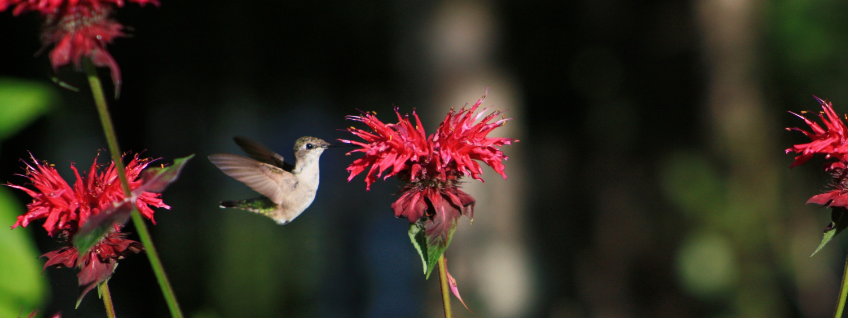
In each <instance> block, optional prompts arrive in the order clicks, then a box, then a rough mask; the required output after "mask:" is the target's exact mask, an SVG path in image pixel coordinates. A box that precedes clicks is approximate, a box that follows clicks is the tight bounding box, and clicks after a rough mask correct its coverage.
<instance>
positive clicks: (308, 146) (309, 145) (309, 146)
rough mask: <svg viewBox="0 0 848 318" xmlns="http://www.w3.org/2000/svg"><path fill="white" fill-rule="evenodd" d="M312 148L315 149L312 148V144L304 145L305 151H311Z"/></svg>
mask: <svg viewBox="0 0 848 318" xmlns="http://www.w3.org/2000/svg"><path fill="white" fill-rule="evenodd" d="M312 148H315V146H313V145H312V144H306V149H312Z"/></svg>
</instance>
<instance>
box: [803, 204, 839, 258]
mask: <svg viewBox="0 0 848 318" xmlns="http://www.w3.org/2000/svg"><path fill="white" fill-rule="evenodd" d="M832 209H833V210H832V211H831V212H830V218H831V220H832V221H831V222H830V225H828V226H827V227H826V228H825V229H824V237H822V241H821V243H820V244H819V247H817V248H816V251H815V252H813V254H812V255H810V257H813V255H816V253H818V252H819V251H820V250H821V249H822V248H823V247H824V245H825V244H827V243H828V242H830V240H832V239H833V237H834V236H836V234H839V232H842V230H844V229H845V228H846V227H848V217H846V213H848V210H846V209H845V208H832Z"/></svg>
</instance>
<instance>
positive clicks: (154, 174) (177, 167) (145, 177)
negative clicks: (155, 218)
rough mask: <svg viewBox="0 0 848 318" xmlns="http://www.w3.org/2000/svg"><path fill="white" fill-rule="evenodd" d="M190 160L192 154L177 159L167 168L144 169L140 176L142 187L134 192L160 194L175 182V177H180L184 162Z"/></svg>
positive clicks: (192, 156)
mask: <svg viewBox="0 0 848 318" xmlns="http://www.w3.org/2000/svg"><path fill="white" fill-rule="evenodd" d="M191 158H194V154H192V155H190V156H188V157H183V158H177V159H176V160H174V164H172V165H170V166H167V167H161V168H160V167H153V168H147V169H145V170H144V172H143V173H142V175H141V179H142V185H141V186H140V187H138V188H136V189H135V190H134V192H135V193H136V194H139V193H141V192H156V193H162V191H165V188H167V187H168V185H169V184H171V183H172V182H174V181H177V177H179V176H180V172H181V171H182V169H183V166H185V164H186V162H188V161H189V159H191Z"/></svg>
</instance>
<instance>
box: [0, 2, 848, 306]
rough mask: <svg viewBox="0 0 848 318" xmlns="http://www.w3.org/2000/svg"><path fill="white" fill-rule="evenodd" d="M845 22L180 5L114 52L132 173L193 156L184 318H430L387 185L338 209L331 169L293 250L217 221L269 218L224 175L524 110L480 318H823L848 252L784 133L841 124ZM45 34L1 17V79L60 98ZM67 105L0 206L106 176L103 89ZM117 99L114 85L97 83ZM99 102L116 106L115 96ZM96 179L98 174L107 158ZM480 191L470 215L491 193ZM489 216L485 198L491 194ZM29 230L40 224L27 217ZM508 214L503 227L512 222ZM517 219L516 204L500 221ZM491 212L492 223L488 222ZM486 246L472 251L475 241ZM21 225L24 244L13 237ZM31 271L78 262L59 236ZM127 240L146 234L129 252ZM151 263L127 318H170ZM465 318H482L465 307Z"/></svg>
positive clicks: (475, 260) (659, 12)
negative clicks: (353, 142)
mask: <svg viewBox="0 0 848 318" xmlns="http://www.w3.org/2000/svg"><path fill="white" fill-rule="evenodd" d="M845 9H846V4H845V3H842V2H838V1H835V0H820V1H806V2H802V1H792V0H779V1H770V2H765V1H752V0H738V1H723V0H701V1H622V0H603V1H559V2H551V1H443V2H439V1H421V2H413V1H371V2H357V1H299V2H292V1H236V2H233V1H202V2H197V1H182V2H180V1H167V0H164V1H163V3H162V5H161V7H159V8H156V7H154V6H147V7H144V8H139V7H138V6H137V5H136V4H132V3H128V4H127V5H126V6H125V7H124V8H122V9H120V10H118V11H117V12H116V14H115V18H116V19H117V20H119V21H120V22H121V23H123V24H124V25H126V26H129V27H131V28H132V29H131V30H130V31H129V33H130V34H131V36H130V37H128V38H121V39H118V40H116V41H115V43H113V44H112V45H110V46H109V51H110V52H111V53H112V55H113V56H114V57H115V59H116V60H117V61H118V63H119V65H120V67H121V70H122V72H123V76H124V84H123V88H122V91H121V97H120V99H119V100H117V101H114V100H113V101H110V110H111V112H112V116H113V119H114V121H115V125H116V129H117V133H118V138H119V141H120V145H121V148H122V150H125V151H133V152H139V151H144V152H143V154H144V156H149V157H154V158H158V157H162V158H164V159H163V160H162V162H165V163H168V162H171V161H172V160H173V158H177V157H182V156H186V155H188V154H191V153H194V154H196V155H197V158H196V159H194V160H193V161H191V162H190V163H189V165H188V166H187V167H186V169H185V172H184V175H183V176H182V177H181V179H180V180H179V181H178V182H177V183H175V184H174V185H172V186H171V187H170V188H169V189H168V191H167V192H166V193H165V194H164V199H165V202H166V203H167V204H169V205H171V206H172V209H171V210H170V211H168V210H161V209H160V210H158V211H157V212H156V215H155V219H156V222H157V224H156V225H155V226H151V227H150V228H151V230H152V232H153V235H154V240H155V242H156V244H157V248H158V249H159V252H160V255H161V256H162V260H163V262H164V265H165V268H166V270H167V272H168V275H169V278H170V279H171V282H172V284H173V286H174V289H175V291H176V293H177V296H178V298H179V300H180V303H181V306H182V309H183V311H184V313H185V314H186V315H187V317H284V316H285V317H425V316H426V317H437V316H439V315H441V305H440V303H439V298H438V290H437V288H438V287H437V285H438V280H437V279H436V278H435V277H434V278H431V279H430V280H425V279H424V276H423V275H421V273H420V266H421V265H420V261H419V259H418V256H417V255H416V253H415V251H414V249H413V248H412V245H411V244H410V243H409V242H408V238H407V236H406V233H405V232H406V223H405V221H403V220H398V219H395V218H393V217H392V212H391V210H390V209H389V206H390V204H391V202H392V201H393V200H394V197H393V196H392V194H393V193H394V192H395V191H396V189H397V186H398V185H397V183H396V181H394V180H388V181H387V182H379V183H377V184H375V186H374V187H373V188H372V190H371V191H370V192H365V185H364V183H363V182H362V177H359V178H355V179H354V180H353V181H351V182H349V183H348V182H346V180H345V179H346V177H347V175H346V172H345V170H344V168H345V167H346V166H347V165H348V164H349V163H350V162H351V160H352V159H353V158H355V156H354V157H346V156H344V155H342V154H343V151H345V150H330V151H327V152H326V153H325V154H324V155H323V157H322V159H321V160H322V161H321V165H322V176H321V188H320V190H319V192H318V197H317V199H316V202H315V203H314V204H313V205H312V207H310V208H309V209H308V210H307V211H306V212H305V213H304V214H303V215H302V216H300V217H299V218H298V219H297V220H296V221H295V222H293V223H292V224H290V225H286V226H285V227H280V226H277V225H275V224H274V223H273V222H271V221H270V220H268V219H265V218H262V217H259V216H256V215H252V214H249V213H245V212H241V211H231V210H221V209H218V208H217V202H218V201H220V200H226V199H239V198H247V197H250V196H253V195H254V194H253V192H252V191H250V190H249V189H248V188H247V187H245V186H243V185H241V184H240V183H238V182H236V181H234V180H232V179H229V178H227V177H226V176H224V175H223V174H222V173H220V172H219V171H217V170H216V169H215V168H214V167H213V166H212V165H211V164H210V163H209V162H208V161H207V160H206V159H205V157H206V156H207V155H209V154H212V153H217V152H229V153H238V149H237V148H236V147H235V145H234V144H233V143H232V141H231V139H230V138H231V137H232V136H233V135H245V136H249V137H251V138H253V139H256V140H259V141H261V142H263V143H265V144H266V145H268V146H269V147H270V148H272V149H275V150H277V151H279V152H280V153H281V154H282V155H283V156H286V157H289V158H291V156H292V155H291V151H290V150H289V149H291V145H292V144H293V142H294V140H295V139H296V138H297V137H299V136H302V135H313V136H318V137H321V138H324V139H327V140H330V139H337V138H350V135H349V134H347V133H346V132H344V131H339V130H338V129H341V128H345V127H348V126H350V125H351V124H353V123H352V122H348V121H345V120H344V116H345V115H347V114H356V113H357V112H358V111H357V109H361V110H367V111H370V110H373V111H377V112H378V114H379V117H380V118H381V119H382V120H384V121H393V120H395V117H394V114H392V112H391V109H392V108H391V107H392V105H397V106H399V107H400V109H401V112H403V113H407V112H411V111H412V109H413V108H414V109H417V111H418V112H420V113H421V114H422V119H423V120H424V125H425V126H426V127H425V128H426V129H427V130H428V132H432V131H433V130H434V129H435V128H436V127H437V125H438V122H439V121H440V120H441V119H442V118H443V116H444V114H445V113H446V112H447V111H448V110H449V109H450V108H451V107H457V108H459V107H461V106H462V105H463V104H464V103H473V102H474V101H476V100H477V99H478V98H479V97H480V96H481V95H483V94H484V93H485V92H486V89H487V87H488V92H489V95H488V99H487V101H486V103H484V106H491V107H494V108H495V109H498V108H501V109H509V110H508V111H507V113H506V114H507V116H508V117H513V118H515V119H514V120H513V121H512V122H510V123H509V124H508V125H507V126H506V127H510V128H509V129H508V130H507V128H504V130H503V131H501V132H499V131H496V133H494V134H493V135H495V134H498V135H504V136H507V137H513V138H518V139H521V142H520V143H518V144H516V145H515V146H505V147H504V148H503V150H504V152H505V153H506V154H507V155H509V156H510V157H511V159H510V160H509V161H507V162H506V166H507V170H506V172H507V174H508V175H509V177H510V178H509V179H507V180H506V181H504V180H499V179H500V178H499V177H498V176H497V174H495V173H494V172H493V171H492V170H491V169H489V168H485V174H484V178H486V183H485V184H480V183H479V182H478V181H473V180H466V181H467V184H468V186H469V187H472V189H475V190H469V191H470V192H471V193H472V194H473V195H475V197H476V198H477V200H478V202H479V205H478V210H477V212H476V214H475V223H474V225H473V226H469V225H468V224H469V223H468V222H466V221H463V222H462V224H461V225H460V228H459V230H458V232H459V233H460V234H458V236H457V237H456V238H455V239H454V243H453V244H452V246H451V249H449V250H448V254H447V255H448V256H449V257H450V258H449V259H453V260H455V261H452V262H451V263H450V264H451V266H452V267H451V268H452V273H454V276H455V277H456V278H457V280H458V282H459V286H460V288H461V290H462V292H463V298H464V299H465V300H466V302H467V303H468V305H469V307H471V309H473V310H475V312H476V313H477V316H479V317H826V316H829V315H831V314H832V310H833V307H834V305H835V303H836V301H837V299H836V298H837V292H838V285H839V282H840V273H841V269H842V268H841V267H842V265H843V263H842V258H843V256H844V252H843V250H844V247H845V244H843V241H844V240H842V238H841V237H839V238H837V239H836V240H834V242H836V243H835V244H834V243H831V244H830V245H828V246H827V247H825V249H824V250H823V251H822V252H820V253H819V254H817V255H816V256H815V257H812V258H810V257H809V254H810V253H812V251H813V250H814V249H815V247H816V245H817V244H818V241H819V240H820V235H821V232H820V231H821V229H823V228H824V227H825V226H826V225H827V223H828V222H829V213H828V212H827V211H826V210H824V209H819V208H816V207H812V206H804V205H803V204H804V202H805V200H806V199H807V198H808V197H809V196H812V195H814V194H816V193H819V192H820V191H822V190H823V189H824V186H825V184H826V182H827V176H826V175H825V174H824V173H822V172H821V171H820V170H819V169H818V168H819V165H820V164H821V163H822V162H821V161H816V160H814V161H813V162H811V163H810V164H808V165H807V166H803V167H800V168H795V169H794V170H789V169H787V167H788V165H789V164H790V163H791V162H792V158H791V156H787V155H784V154H783V149H785V148H786V147H788V146H790V145H791V144H793V143H801V142H803V141H804V138H803V136H802V135H801V134H799V133H790V132H786V131H784V130H783V128H784V127H796V126H800V125H802V124H803V122H802V121H801V120H799V119H797V118H795V117H793V116H791V115H788V114H786V111H787V110H792V111H796V112H797V111H802V110H813V111H815V110H816V109H817V107H818V105H817V103H816V102H815V100H814V99H813V98H812V96H811V95H813V94H816V95H817V96H820V97H822V98H829V99H831V100H832V101H834V103H835V107H836V110H837V112H840V113H844V112H846V110H848V108H845V107H844V106H843V105H848V91H846V89H845V87H846V84H848V75H846V74H848V73H846V68H848V54H845V52H846V49H848V41H846V40H848V23H846V22H845V21H848V20H846V19H844V12H845ZM39 25H40V21H39V17H38V16H37V15H36V14H25V15H22V16H21V17H17V18H15V17H13V16H12V15H11V13H9V12H5V13H3V14H2V15H0V30H2V31H0V43H3V45H2V49H0V60H2V61H4V62H3V63H0V76H2V77H5V78H14V79H17V80H31V81H38V82H43V83H50V82H49V79H50V77H51V76H53V72H52V70H51V69H50V66H49V61H48V59H47V56H46V54H41V55H38V56H35V57H34V58H33V54H34V53H35V52H37V51H38V50H39V48H40V47H41V44H40V43H39ZM57 75H58V77H59V78H60V79H61V80H63V81H66V82H67V83H69V84H71V85H73V86H77V87H79V88H80V90H81V92H79V93H74V92H71V91H68V90H65V89H61V88H58V87H55V86H54V87H55V91H56V93H57V94H58V96H59V98H58V99H57V102H56V103H55V104H54V105H52V108H51V111H50V112H48V113H47V114H46V115H44V116H42V117H40V119H38V120H36V121H35V122H34V123H33V124H31V125H30V126H28V127H27V128H26V129H24V130H22V131H21V132H19V133H18V134H16V135H15V136H13V137H11V138H9V139H6V140H5V141H3V142H2V144H0V146H2V151H0V176H5V177H0V180H2V181H3V182H6V181H8V182H12V183H16V184H21V183H24V179H23V178H21V177H16V176H13V174H15V173H20V172H21V171H22V170H21V167H23V164H22V163H21V162H20V161H19V159H20V158H26V157H27V156H28V154H27V151H31V152H32V153H33V154H34V155H35V156H36V157H37V158H39V159H44V160H48V161H50V162H51V163H54V164H56V166H57V169H59V171H60V172H62V173H63V175H64V176H65V177H66V179H71V178H72V174H71V170H70V169H69V163H70V162H75V163H77V165H78V166H79V167H80V168H81V169H85V168H87V167H88V166H89V165H90V162H91V160H93V159H92V158H93V157H94V156H95V155H96V154H97V153H98V149H105V147H106V144H105V141H104V138H103V136H102V130H101V128H100V125H99V122H98V119H97V114H96V111H95V108H94V107H93V103H92V101H91V99H90V95H89V94H88V93H87V88H88V87H87V85H86V83H85V82H84V81H83V80H84V79H83V77H82V75H81V74H80V73H75V72H73V71H72V67H65V68H62V69H61V70H60V71H59V72H58V73H57ZM101 75H102V78H104V79H108V72H106V70H101ZM107 90H109V91H111V87H110V86H109V85H107ZM101 153H102V154H103V155H104V156H103V157H104V158H101V162H106V160H105V154H106V153H105V152H102V151H101ZM475 191H476V192H475ZM486 191H488V192H486ZM17 195H18V197H19V199H20V202H21V203H20V204H21V205H23V204H24V202H28V201H27V199H28V198H27V197H26V195H25V194H23V193H21V192H19V191H18V192H17ZM495 200H498V201H495ZM487 201H488V202H498V203H497V204H493V203H489V204H488V205H487V203H486V202H487ZM487 206H488V207H490V209H489V210H491V211H492V212H489V211H487V209H486V207H487ZM478 224H479V225H478ZM7 225H11V224H7ZM14 231H26V232H28V233H30V236H31V237H32V238H33V239H34V240H36V242H37V245H38V251H39V252H38V254H41V253H44V252H47V251H50V250H53V249H55V248H57V247H58V246H59V244H58V242H56V240H55V239H52V238H49V237H47V236H46V235H45V232H44V230H43V229H42V228H41V227H40V223H37V224H36V225H33V226H30V227H28V228H19V229H15V230H14ZM128 231H129V232H134V229H133V228H132V226H131V225H130V226H128ZM145 258H146V257H145V256H144V255H134V256H131V257H129V258H127V259H125V260H123V261H121V263H120V266H119V268H118V270H117V271H116V273H115V275H114V276H113V278H112V280H111V281H110V286H112V295H113V298H114V300H115V306H116V308H117V314H118V316H120V317H165V316H167V315H168V312H167V307H166V305H165V302H164V300H163V298H162V296H161V294H160V293H159V289H158V286H157V284H156V282H155V278H154V276H153V274H152V271H151V270H150V267H149V264H148V262H147V261H146V260H145ZM44 276H45V277H46V279H48V280H49V286H50V289H49V293H48V294H45V298H44V299H45V300H44V301H45V302H44V305H43V307H42V312H47V313H52V312H54V311H62V312H63V313H64V315H63V317H90V316H104V315H105V314H104V313H103V309H102V304H101V302H99V301H98V300H97V299H96V294H90V295H89V296H87V298H86V299H85V300H84V301H83V303H82V305H81V306H80V308H79V309H78V310H74V309H73V306H74V302H75V299H76V297H77V289H76V277H75V275H74V272H73V271H72V270H69V269H48V270H46V271H45V274H44ZM453 306H454V312H455V313H456V315H457V317H473V316H474V315H473V314H471V313H469V312H467V311H465V310H464V309H462V307H461V304H459V303H458V302H456V301H454V304H453Z"/></svg>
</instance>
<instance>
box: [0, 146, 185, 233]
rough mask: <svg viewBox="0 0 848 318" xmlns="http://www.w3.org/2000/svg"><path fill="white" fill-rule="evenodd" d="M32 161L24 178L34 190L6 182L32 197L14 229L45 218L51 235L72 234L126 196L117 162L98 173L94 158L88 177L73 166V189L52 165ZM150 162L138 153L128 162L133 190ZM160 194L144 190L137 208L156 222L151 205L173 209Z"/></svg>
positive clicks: (139, 183)
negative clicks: (63, 232)
mask: <svg viewBox="0 0 848 318" xmlns="http://www.w3.org/2000/svg"><path fill="white" fill-rule="evenodd" d="M32 160H33V165H29V164H27V168H26V175H25V177H27V178H29V180H30V182H32V186H33V187H34V188H35V189H34V190H33V189H29V188H26V187H22V186H18V185H13V184H7V185H8V186H10V187H12V188H15V189H20V190H23V191H24V192H26V193H27V194H29V195H30V196H31V197H32V202H31V203H30V204H28V205H27V212H26V213H25V214H23V215H20V216H18V220H17V222H15V224H14V225H12V228H13V229H14V228H16V227H18V226H19V225H21V226H24V227H26V226H27V225H29V223H30V222H32V221H33V220H39V219H46V220H45V221H44V229H45V230H47V234H49V235H50V236H53V235H55V234H56V233H59V232H62V231H68V232H69V233H67V234H70V235H72V234H74V233H76V231H77V230H78V229H79V228H81V227H82V225H83V224H84V223H85V221H86V220H87V219H88V218H89V217H90V216H92V215H97V214H99V213H100V211H102V210H103V209H107V208H109V207H111V205H112V204H113V203H114V202H120V201H123V200H124V199H125V196H124V192H123V190H122V189H121V183H120V180H118V173H117V171H116V170H115V164H114V163H112V164H111V165H109V167H108V168H106V170H105V171H104V172H103V173H98V172H97V159H96V158H95V159H94V163H93V164H92V165H91V169H90V170H89V171H88V173H86V175H85V177H82V176H80V174H79V171H77V168H76V166H74V165H71V169H73V171H74V174H75V175H76V182H75V183H74V187H73V188H71V186H70V185H68V183H67V182H65V180H64V179H62V177H61V176H59V173H58V172H57V171H56V169H55V168H53V167H52V166H51V165H49V164H47V163H44V162H39V161H38V160H36V159H35V158H33V159H32ZM150 162H152V160H150V159H146V158H145V159H139V156H138V154H136V155H135V156H134V157H133V159H132V160H131V161H130V162H129V163H128V164H127V166H126V173H127V178H128V179H129V180H130V188H131V189H135V188H138V187H139V186H141V180H140V179H139V175H140V174H141V171H142V170H144V168H145V167H147V165H148V164H150ZM160 197H161V194H159V193H151V192H144V193H142V194H141V195H139V196H138V198H137V199H136V207H138V209H139V211H140V212H141V214H142V215H143V216H145V217H147V218H148V219H150V220H151V221H153V209H151V208H150V206H153V207H157V208H166V209H170V208H171V207H170V206H168V205H166V204H165V203H163V202H162V199H161V198H160ZM154 224H155V222H154Z"/></svg>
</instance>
